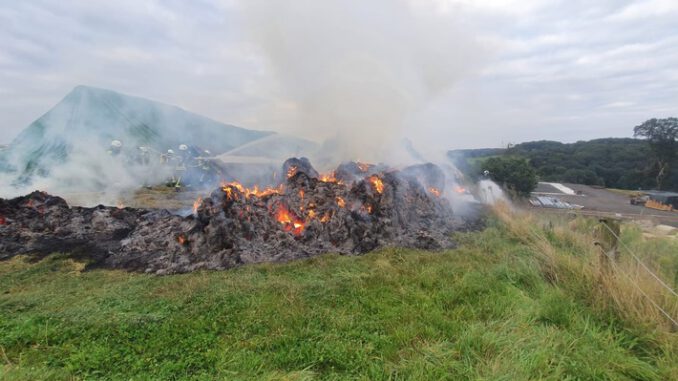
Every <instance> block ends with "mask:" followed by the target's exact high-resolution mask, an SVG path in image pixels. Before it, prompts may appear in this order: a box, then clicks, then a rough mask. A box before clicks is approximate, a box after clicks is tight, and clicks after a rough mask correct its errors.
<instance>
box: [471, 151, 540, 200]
mask: <svg viewBox="0 0 678 381" xmlns="http://www.w3.org/2000/svg"><path fill="white" fill-rule="evenodd" d="M482 170H483V171H485V170H487V171H489V172H490V177H491V178H492V180H494V181H495V182H497V183H499V184H501V185H502V186H504V187H505V188H507V189H509V190H512V191H514V192H516V193H517V194H518V195H521V196H527V195H529V194H530V192H532V191H533V190H534V188H536V187H537V172H536V171H535V170H534V168H532V166H531V165H530V163H528V162H527V160H525V159H522V158H518V157H491V158H489V159H487V160H485V162H484V163H483V165H482Z"/></svg>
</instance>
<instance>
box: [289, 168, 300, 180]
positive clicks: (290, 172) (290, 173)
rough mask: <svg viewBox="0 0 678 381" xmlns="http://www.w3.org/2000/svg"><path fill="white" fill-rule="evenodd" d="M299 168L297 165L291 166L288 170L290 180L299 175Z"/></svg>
mask: <svg viewBox="0 0 678 381" xmlns="http://www.w3.org/2000/svg"><path fill="white" fill-rule="evenodd" d="M297 169H298V168H297V166H296V165H290V167H289V168H287V178H288V179H289V178H290V177H292V176H294V175H296V174H297Z"/></svg>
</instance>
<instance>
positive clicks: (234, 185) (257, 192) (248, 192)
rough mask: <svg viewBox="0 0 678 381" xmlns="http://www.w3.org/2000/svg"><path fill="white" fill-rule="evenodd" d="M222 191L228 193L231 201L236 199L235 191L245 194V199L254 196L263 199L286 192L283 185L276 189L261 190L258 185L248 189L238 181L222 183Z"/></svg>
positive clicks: (227, 195)
mask: <svg viewBox="0 0 678 381" xmlns="http://www.w3.org/2000/svg"><path fill="white" fill-rule="evenodd" d="M221 189H222V190H223V191H224V193H226V197H227V198H228V199H229V200H233V198H234V197H235V194H234V192H233V189H237V190H238V191H239V192H240V193H242V194H244V195H245V198H250V197H252V196H255V197H259V198H261V197H265V196H269V195H272V194H280V193H282V192H283V191H284V187H283V185H282V184H280V185H279V186H278V187H276V188H273V187H266V188H264V189H259V186H257V185H255V186H254V187H252V188H247V187H245V186H243V185H242V184H241V183H239V182H237V181H232V182H230V183H226V182H222V183H221Z"/></svg>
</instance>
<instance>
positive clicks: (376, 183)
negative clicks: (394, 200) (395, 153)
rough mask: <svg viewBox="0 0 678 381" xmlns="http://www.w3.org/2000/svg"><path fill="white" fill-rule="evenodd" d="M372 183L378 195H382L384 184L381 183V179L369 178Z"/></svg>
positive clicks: (376, 177)
mask: <svg viewBox="0 0 678 381" xmlns="http://www.w3.org/2000/svg"><path fill="white" fill-rule="evenodd" d="M369 180H370V183H371V184H372V186H373V187H374V190H376V191H377V193H379V194H381V193H383V192H384V182H383V181H381V179H380V178H379V177H378V176H376V175H375V176H370V178H369Z"/></svg>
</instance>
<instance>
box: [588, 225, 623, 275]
mask: <svg viewBox="0 0 678 381" xmlns="http://www.w3.org/2000/svg"><path fill="white" fill-rule="evenodd" d="M598 221H599V222H600V224H599V225H598V226H596V228H595V230H594V233H595V234H594V236H595V238H596V241H595V242H594V244H595V245H596V246H598V247H599V248H600V256H599V258H600V266H601V268H602V269H603V271H604V272H608V273H609V272H610V268H611V264H610V261H615V262H618V261H619V250H618V245H619V241H618V239H617V237H619V234H620V233H621V225H620V223H619V220H615V219H612V218H601V219H600V220H598Z"/></svg>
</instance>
